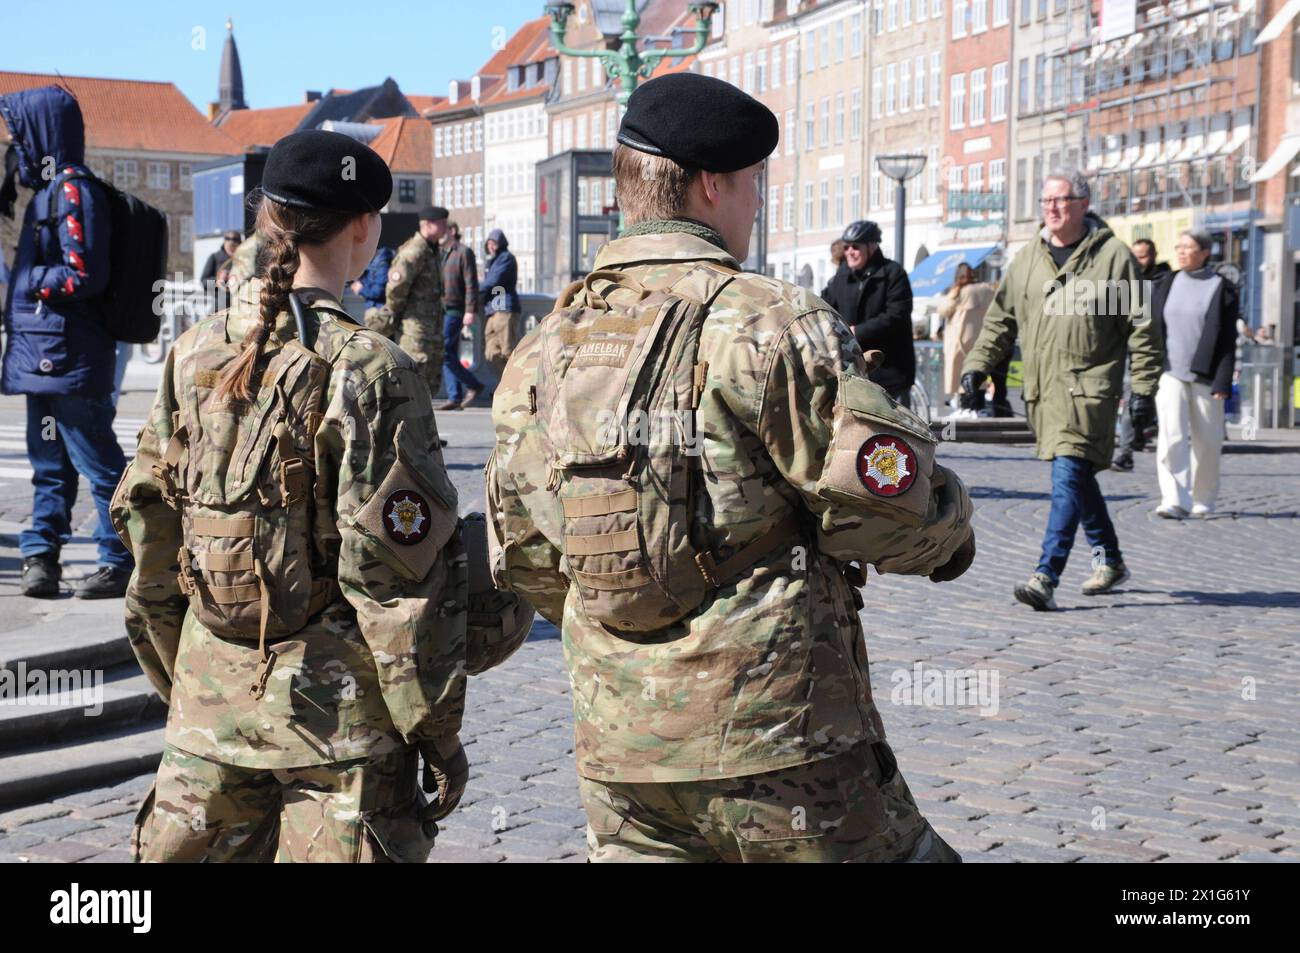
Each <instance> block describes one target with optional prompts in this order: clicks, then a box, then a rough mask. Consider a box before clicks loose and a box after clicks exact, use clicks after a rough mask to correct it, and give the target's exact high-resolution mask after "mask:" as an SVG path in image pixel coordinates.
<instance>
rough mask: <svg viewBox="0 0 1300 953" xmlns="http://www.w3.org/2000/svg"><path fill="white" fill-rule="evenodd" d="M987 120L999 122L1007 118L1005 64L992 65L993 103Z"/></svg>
mask: <svg viewBox="0 0 1300 953" xmlns="http://www.w3.org/2000/svg"><path fill="white" fill-rule="evenodd" d="M989 118H990V119H991V120H993V122H1000V121H1002V120H1003V119H1006V118H1007V64H1006V63H995V64H993V103H992V105H991V107H990V109H989Z"/></svg>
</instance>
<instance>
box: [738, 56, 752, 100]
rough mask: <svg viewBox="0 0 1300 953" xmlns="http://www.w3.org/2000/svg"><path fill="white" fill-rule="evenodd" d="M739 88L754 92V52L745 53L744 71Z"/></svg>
mask: <svg viewBox="0 0 1300 953" xmlns="http://www.w3.org/2000/svg"><path fill="white" fill-rule="evenodd" d="M740 88H741V89H743V90H744V91H745V92H747V93H752V92H754V54H753V53H746V54H745V72H744V80H743V81H742V82H741V86H740Z"/></svg>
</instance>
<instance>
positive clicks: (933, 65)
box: [930, 52, 943, 106]
mask: <svg viewBox="0 0 1300 953" xmlns="http://www.w3.org/2000/svg"><path fill="white" fill-rule="evenodd" d="M942 76H943V71H942V69H941V67H940V66H939V54H938V53H937V52H935V53H931V54H930V105H931V106H942V105H943V101H942V98H941V97H942V96H943V90H942V89H941V88H940V80H941V79H942Z"/></svg>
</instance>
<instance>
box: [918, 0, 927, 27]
mask: <svg viewBox="0 0 1300 953" xmlns="http://www.w3.org/2000/svg"><path fill="white" fill-rule="evenodd" d="M924 19H925V0H916V21H917V22H918V23H920V22H921V21H922V20H924Z"/></svg>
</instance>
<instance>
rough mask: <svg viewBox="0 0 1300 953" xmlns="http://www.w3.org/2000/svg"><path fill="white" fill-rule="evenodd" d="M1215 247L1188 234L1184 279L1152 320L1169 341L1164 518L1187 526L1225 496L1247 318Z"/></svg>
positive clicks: (1172, 283) (1162, 409)
mask: <svg viewBox="0 0 1300 953" xmlns="http://www.w3.org/2000/svg"><path fill="white" fill-rule="evenodd" d="M1213 247H1214V240H1213V239H1212V238H1211V237H1210V235H1209V234H1208V233H1207V232H1202V231H1186V232H1183V233H1182V235H1180V236H1179V238H1178V244H1177V245H1175V246H1174V252H1175V254H1177V256H1178V271H1177V272H1175V273H1174V274H1173V275H1172V276H1170V277H1166V278H1164V279H1163V280H1161V281H1160V282H1159V283H1158V284H1157V285H1156V288H1155V291H1154V294H1153V296H1152V304H1151V313H1152V317H1153V319H1154V320H1156V321H1158V322H1159V323H1160V330H1161V334H1162V336H1163V338H1164V341H1165V362H1164V372H1163V373H1162V374H1161V375H1160V386H1159V388H1158V389H1157V390H1156V413H1157V415H1158V417H1159V420H1160V429H1159V432H1158V434H1157V436H1156V473H1157V475H1158V477H1159V480H1160V506H1159V508H1158V509H1157V510H1156V513H1157V514H1158V515H1160V516H1163V517H1165V518H1166V519H1183V518H1184V517H1186V516H1187V514H1188V511H1189V510H1190V512H1191V515H1192V516H1197V517H1206V516H1209V515H1210V514H1212V513H1213V512H1214V504H1215V499H1216V497H1217V496H1218V493H1219V454H1220V453H1221V452H1222V449H1223V409H1224V404H1225V402H1226V401H1227V399H1228V397H1229V396H1230V395H1231V393H1232V374H1233V370H1234V364H1235V359H1236V350H1237V322H1238V320H1239V319H1240V317H1241V313H1240V308H1239V307H1238V297H1237V287H1236V285H1234V284H1233V283H1232V282H1231V281H1228V280H1227V279H1225V278H1223V277H1222V276H1220V275H1219V274H1218V273H1217V272H1215V270H1214V269H1213V268H1211V267H1210V266H1209V261H1210V251H1211V250H1212V248H1213Z"/></svg>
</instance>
